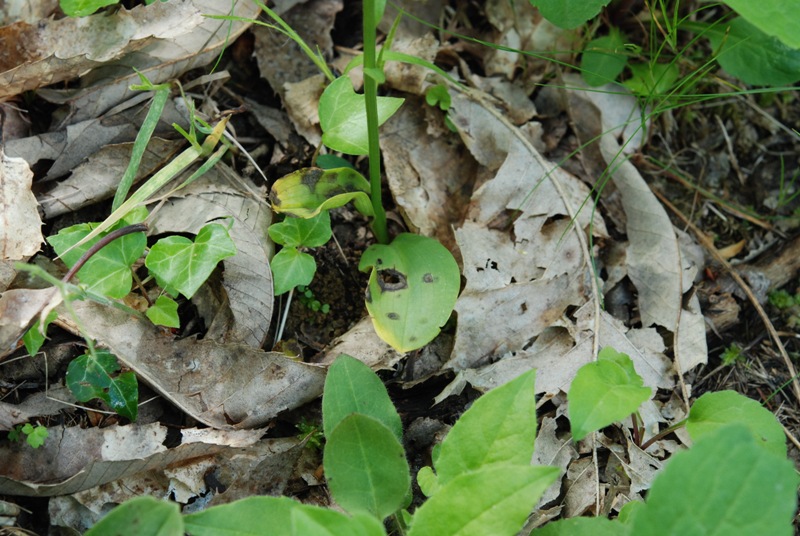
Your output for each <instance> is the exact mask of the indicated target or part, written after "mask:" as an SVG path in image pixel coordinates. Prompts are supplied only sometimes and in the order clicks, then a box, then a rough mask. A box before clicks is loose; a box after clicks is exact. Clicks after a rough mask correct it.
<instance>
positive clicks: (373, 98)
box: [363, 0, 389, 244]
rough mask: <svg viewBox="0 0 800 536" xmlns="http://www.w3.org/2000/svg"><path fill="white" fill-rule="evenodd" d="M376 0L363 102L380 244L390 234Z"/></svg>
mask: <svg viewBox="0 0 800 536" xmlns="http://www.w3.org/2000/svg"><path fill="white" fill-rule="evenodd" d="M376 3H377V2H376V1H375V0H364V2H363V6H364V10H363V21H364V100H365V101H366V111H367V136H368V148H369V184H370V199H371V201H372V210H373V211H374V212H375V217H374V219H373V220H372V231H373V232H374V233H375V238H376V239H377V240H378V242H380V243H381V244H386V243H388V242H389V233H388V231H387V229H386V212H385V211H384V210H383V202H382V199H381V146H380V142H379V139H378V81H377V80H376V79H375V76H376V75H377V73H378V72H380V71H378V64H377V55H376V50H375V49H376V40H377V31H376V26H377V21H376V20H375V18H376V16H377V13H376V10H375V7H376V6H375V5H376Z"/></svg>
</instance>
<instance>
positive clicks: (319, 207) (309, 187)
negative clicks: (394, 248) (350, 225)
mask: <svg viewBox="0 0 800 536" xmlns="http://www.w3.org/2000/svg"><path fill="white" fill-rule="evenodd" d="M369 191H370V186H369V181H367V179H365V178H364V176H363V175H362V174H361V173H359V172H358V171H356V170H354V169H351V168H335V169H328V170H323V169H320V168H303V169H298V170H297V171H295V172H293V173H289V174H288V175H286V176H285V177H281V178H280V179H278V180H277V181H275V184H273V185H272V190H271V191H270V199H272V209H273V210H274V211H275V212H285V213H287V214H292V215H294V216H299V217H301V218H311V217H313V216H316V215H317V214H319V213H320V211H323V210H330V209H333V208H336V207H341V206H342V205H345V204H347V203H349V202H350V201H352V202H353V204H354V205H355V207H356V210H358V211H359V212H360V213H362V214H363V215H365V216H372V215H373V211H372V203H371V202H370V199H369Z"/></svg>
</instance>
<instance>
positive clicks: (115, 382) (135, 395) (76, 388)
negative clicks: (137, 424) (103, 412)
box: [67, 351, 139, 421]
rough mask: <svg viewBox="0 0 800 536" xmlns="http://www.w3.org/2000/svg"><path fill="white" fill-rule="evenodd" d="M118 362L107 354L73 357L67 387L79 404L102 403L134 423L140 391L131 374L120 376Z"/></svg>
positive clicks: (125, 373) (105, 352)
mask: <svg viewBox="0 0 800 536" xmlns="http://www.w3.org/2000/svg"><path fill="white" fill-rule="evenodd" d="M119 369H120V366H119V363H117V358H116V357H114V355H113V354H111V353H109V352H107V351H96V352H94V353H93V354H92V353H87V354H84V355H82V356H79V357H76V358H75V359H73V360H72V362H70V364H69V366H68V367H67V386H68V387H69V389H70V391H72V394H74V395H75V398H77V399H78V401H80V402H86V401H87V400H91V399H93V398H99V399H101V400H104V401H105V402H106V404H108V405H109V406H110V407H111V409H113V410H114V411H116V412H117V413H119V414H120V415H122V416H123V417H127V418H128V419H130V420H132V421H135V420H136V415H137V411H138V406H137V403H138V400H139V390H138V384H137V382H136V375H135V374H134V373H133V372H124V373H122V374H120V375H118V376H115V375H116V373H117V372H119Z"/></svg>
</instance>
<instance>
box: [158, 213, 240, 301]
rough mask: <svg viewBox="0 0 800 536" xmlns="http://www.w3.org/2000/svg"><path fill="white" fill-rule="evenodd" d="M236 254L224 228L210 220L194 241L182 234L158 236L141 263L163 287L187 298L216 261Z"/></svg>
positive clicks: (192, 293)
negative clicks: (143, 263) (160, 237)
mask: <svg viewBox="0 0 800 536" xmlns="http://www.w3.org/2000/svg"><path fill="white" fill-rule="evenodd" d="M233 255H236V246H235V245H234V244H233V240H231V237H230V236H229V235H228V231H227V229H225V227H224V226H222V225H220V224H218V223H210V224H208V225H206V226H204V227H203V228H202V229H200V232H199V233H197V238H195V240H194V242H193V241H191V240H189V239H188V238H185V237H183V236H168V237H166V238H162V239H161V240H159V241H158V242H156V243H155V245H154V246H153V247H152V248H151V249H150V253H148V255H147V258H146V259H145V265H146V266H147V269H148V270H150V273H151V274H153V275H154V276H155V277H156V280H157V281H158V284H159V285H161V286H162V287H164V288H165V289H176V290H177V291H178V292H180V293H181V294H183V295H184V296H186V297H187V298H191V297H192V296H193V295H194V293H195V292H197V289H199V288H200V285H202V284H203V283H204V282H205V281H206V279H208V276H210V275H211V272H212V271H214V268H215V267H216V266H217V263H219V261H221V260H222V259H225V258H227V257H231V256H233Z"/></svg>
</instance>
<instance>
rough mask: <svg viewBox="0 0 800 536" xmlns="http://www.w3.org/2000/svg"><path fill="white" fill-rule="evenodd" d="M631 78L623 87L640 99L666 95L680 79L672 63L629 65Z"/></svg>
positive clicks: (678, 72) (675, 66)
mask: <svg viewBox="0 0 800 536" xmlns="http://www.w3.org/2000/svg"><path fill="white" fill-rule="evenodd" d="M629 68H630V70H631V74H632V76H631V78H629V79H628V80H626V81H625V82H623V85H624V86H625V87H627V88H628V89H630V90H631V91H632V92H633V93H635V94H636V95H639V96H640V97H652V96H654V95H667V94H668V93H669V92H670V91H671V90H672V89H673V86H674V85H675V82H676V81H677V80H678V78H679V77H680V70H679V69H678V66H677V65H676V64H674V63H656V64H650V63H631V64H630V65H629Z"/></svg>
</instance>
